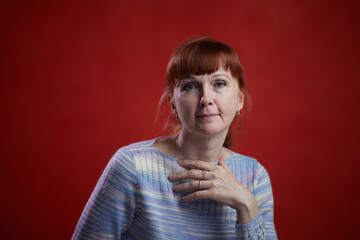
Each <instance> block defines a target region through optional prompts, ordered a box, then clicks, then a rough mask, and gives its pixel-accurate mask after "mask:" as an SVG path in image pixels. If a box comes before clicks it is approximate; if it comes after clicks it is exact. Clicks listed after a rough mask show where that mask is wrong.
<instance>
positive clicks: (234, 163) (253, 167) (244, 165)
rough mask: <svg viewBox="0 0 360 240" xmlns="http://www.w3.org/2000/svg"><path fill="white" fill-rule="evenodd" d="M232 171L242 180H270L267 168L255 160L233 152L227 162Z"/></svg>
mask: <svg viewBox="0 0 360 240" xmlns="http://www.w3.org/2000/svg"><path fill="white" fill-rule="evenodd" d="M226 164H227V165H228V167H229V168H230V170H231V171H232V172H233V173H234V174H235V175H236V176H238V177H240V178H248V179H251V178H252V179H254V180H255V179H256V180H259V181H260V180H262V179H263V178H269V175H268V173H267V171H266V169H265V167H264V166H263V165H262V164H261V163H260V162H259V161H258V160H257V159H255V158H253V157H249V156H245V155H242V154H239V153H236V152H232V155H231V157H229V158H228V159H227V160H226Z"/></svg>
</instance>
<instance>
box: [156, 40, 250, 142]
mask: <svg viewBox="0 0 360 240" xmlns="http://www.w3.org/2000/svg"><path fill="white" fill-rule="evenodd" d="M221 67H223V68H224V70H229V71H230V73H231V75H232V77H234V78H235V79H236V80H237V81H238V86H239V88H240V90H241V91H242V92H243V93H244V94H245V97H246V98H247V100H248V102H250V98H249V96H248V94H247V93H248V90H247V85H246V82H245V77H244V73H243V68H242V66H241V64H240V61H239V58H238V56H237V53H236V51H235V50H234V49H233V48H232V47H230V46H229V45H227V44H225V43H222V42H219V41H215V40H213V39H211V38H197V39H193V40H190V41H187V42H185V43H183V44H181V45H180V46H179V47H178V48H177V49H175V51H174V52H173V54H172V55H171V57H170V61H169V63H168V66H167V71H166V80H167V86H166V89H165V91H164V93H163V95H162V97H161V99H160V105H163V104H164V103H165V101H166V99H167V100H169V101H170V100H171V98H172V96H173V91H174V88H175V86H176V85H177V84H178V81H179V79H181V78H182V77H184V76H188V75H204V74H211V73H214V72H216V71H217V70H218V69H219V68H221ZM164 126H165V128H166V130H172V132H177V131H179V129H180V128H181V123H180V122H177V121H176V119H175V118H174V117H173V116H172V115H171V116H169V118H168V120H167V123H166V124H165V125H164ZM231 144H232V137H231V129H229V132H228V134H227V136H226V139H225V142H224V144H223V145H224V147H227V148H229V147H230V146H231Z"/></svg>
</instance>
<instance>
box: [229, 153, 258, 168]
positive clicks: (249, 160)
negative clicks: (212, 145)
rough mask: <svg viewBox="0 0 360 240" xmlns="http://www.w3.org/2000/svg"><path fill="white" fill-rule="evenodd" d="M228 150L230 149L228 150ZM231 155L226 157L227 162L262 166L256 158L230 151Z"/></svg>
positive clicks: (256, 166)
mask: <svg viewBox="0 0 360 240" xmlns="http://www.w3.org/2000/svg"><path fill="white" fill-rule="evenodd" d="M229 151H230V150H229ZM230 152H231V153H232V155H231V156H230V157H229V158H228V159H226V161H227V163H229V164H241V165H245V166H247V167H254V168H264V167H263V166H262V165H261V164H260V162H259V161H258V160H256V159H255V158H253V157H250V156H246V155H243V154H240V153H236V152H233V151H230Z"/></svg>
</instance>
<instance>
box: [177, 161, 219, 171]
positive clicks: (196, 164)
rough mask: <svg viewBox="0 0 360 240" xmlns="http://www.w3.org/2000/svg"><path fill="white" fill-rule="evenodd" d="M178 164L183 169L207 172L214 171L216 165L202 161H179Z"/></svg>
mask: <svg viewBox="0 0 360 240" xmlns="http://www.w3.org/2000/svg"><path fill="white" fill-rule="evenodd" d="M178 164H179V165H180V166H182V167H188V168H195V169H203V170H207V171H211V170H213V169H214V165H213V164H210V163H207V162H204V161H200V160H179V161H178Z"/></svg>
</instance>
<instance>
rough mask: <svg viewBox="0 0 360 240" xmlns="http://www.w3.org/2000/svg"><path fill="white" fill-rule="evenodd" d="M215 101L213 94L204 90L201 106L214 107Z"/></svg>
mask: <svg viewBox="0 0 360 240" xmlns="http://www.w3.org/2000/svg"><path fill="white" fill-rule="evenodd" d="M213 101H214V99H213V96H212V94H211V92H210V91H209V90H207V89H203V91H202V96H201V98H200V106H202V107H205V106H207V105H213V104H214V102H213Z"/></svg>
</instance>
